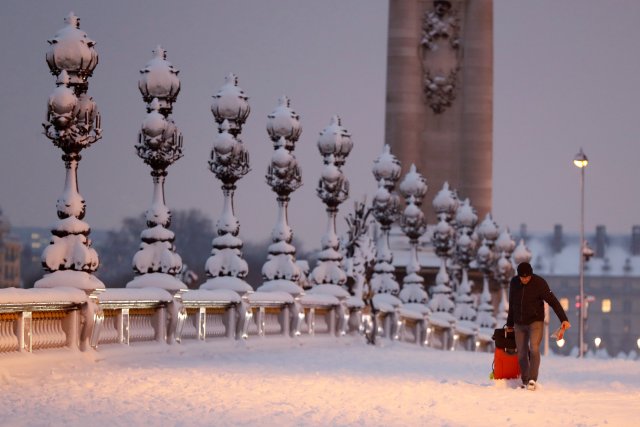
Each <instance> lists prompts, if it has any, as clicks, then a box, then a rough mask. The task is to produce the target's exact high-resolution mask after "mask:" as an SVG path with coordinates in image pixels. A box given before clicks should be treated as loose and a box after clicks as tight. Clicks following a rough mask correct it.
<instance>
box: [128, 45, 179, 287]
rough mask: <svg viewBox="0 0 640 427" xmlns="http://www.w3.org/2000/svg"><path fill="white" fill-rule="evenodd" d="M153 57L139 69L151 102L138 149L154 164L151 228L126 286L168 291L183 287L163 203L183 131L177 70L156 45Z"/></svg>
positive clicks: (143, 90)
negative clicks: (175, 113)
mask: <svg viewBox="0 0 640 427" xmlns="http://www.w3.org/2000/svg"><path fill="white" fill-rule="evenodd" d="M153 54H154V57H153V59H151V61H149V62H148V63H147V65H146V66H145V68H144V69H142V70H141V71H140V73H141V77H140V80H139V81H138V88H139V89H140V93H141V94H142V99H143V100H144V102H146V103H147V116H146V117H145V119H144V120H143V122H142V128H141V129H140V133H139V135H138V143H137V144H136V146H135V147H136V152H137V154H138V156H139V157H140V158H141V159H142V160H144V162H145V163H146V164H147V165H149V166H150V167H151V177H152V178H153V196H152V199H151V206H150V207H149V209H147V211H146V212H145V219H146V221H147V227H148V228H147V229H146V230H143V231H142V233H141V234H140V237H141V239H142V243H141V244H140V250H138V252H137V253H136V254H135V255H134V257H133V269H134V271H135V272H136V274H137V276H136V277H135V278H134V279H133V280H132V281H131V282H129V283H127V287H128V288H141V287H159V288H163V289H166V290H169V291H178V290H180V289H185V288H186V286H185V285H184V284H183V283H182V282H181V281H180V280H178V279H177V278H176V277H175V275H176V274H178V273H179V272H180V270H182V258H181V257H180V255H178V254H177V253H176V252H175V246H174V244H173V241H174V239H175V235H174V233H173V232H172V231H171V230H169V226H170V225H171V211H170V210H169V208H168V207H167V206H166V204H165V197H164V182H165V179H166V176H167V168H168V167H169V166H171V165H172V164H173V163H174V162H175V161H176V160H178V159H179V158H180V157H182V135H181V134H180V132H179V131H178V128H177V127H176V125H175V123H174V121H173V119H172V118H171V117H169V116H170V114H171V112H172V110H173V103H174V102H175V100H176V98H177V96H178V93H179V92H180V80H179V79H178V70H176V69H175V68H174V67H173V65H171V63H170V62H169V61H167V59H166V58H167V53H166V51H165V50H164V49H162V48H161V47H160V46H158V47H157V48H156V49H155V50H154V51H153Z"/></svg>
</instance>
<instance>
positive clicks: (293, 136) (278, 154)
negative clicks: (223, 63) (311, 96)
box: [258, 96, 302, 295]
mask: <svg viewBox="0 0 640 427" xmlns="http://www.w3.org/2000/svg"><path fill="white" fill-rule="evenodd" d="M289 104H290V102H289V98H287V97H286V96H283V97H282V98H280V100H279V101H278V106H277V107H276V109H275V110H274V111H273V112H272V113H271V114H269V116H268V121H267V132H268V134H269V137H270V138H271V141H272V142H273V148H274V152H273V155H272V157H271V164H270V165H269V168H268V169H267V175H266V178H267V184H268V185H269V187H271V190H272V191H273V192H274V193H276V195H277V198H276V200H277V201H278V218H277V220H276V225H275V226H274V228H273V231H272V232H271V240H272V242H273V243H272V244H271V245H270V246H269V257H268V260H267V262H266V263H265V264H264V265H263V267H262V277H263V279H264V280H265V282H264V283H263V284H262V286H260V287H259V288H258V291H284V292H289V293H291V294H292V295H299V294H301V293H302V288H301V287H300V286H298V284H297V283H296V282H297V280H298V278H299V277H300V268H299V267H298V266H297V265H296V260H295V254H296V248H295V247H294V246H293V245H292V244H291V240H292V239H293V231H292V230H291V227H289V223H288V219H287V207H288V205H289V200H290V195H291V193H292V192H294V191H295V190H297V189H298V188H299V187H300V186H301V185H302V176H301V173H300V167H299V166H298V161H297V160H296V158H295V156H294V155H293V150H294V148H295V144H296V142H297V141H298V138H299V137H300V134H301V133H302V127H301V126H300V116H298V114H297V113H296V112H295V111H293V110H292V109H291V108H290V106H289Z"/></svg>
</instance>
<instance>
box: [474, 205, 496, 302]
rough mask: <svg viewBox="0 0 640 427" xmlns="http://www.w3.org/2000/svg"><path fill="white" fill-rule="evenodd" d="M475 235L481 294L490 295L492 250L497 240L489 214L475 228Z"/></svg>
mask: <svg viewBox="0 0 640 427" xmlns="http://www.w3.org/2000/svg"><path fill="white" fill-rule="evenodd" d="M476 234H477V235H478V241H480V242H481V245H480V247H479V248H478V252H477V253H476V264H477V265H478V268H479V269H480V270H481V271H482V293H483V294H485V293H486V294H487V295H491V294H490V292H489V276H490V275H491V272H492V268H493V264H494V262H495V254H494V253H493V250H492V249H493V245H494V242H495V240H496V239H497V238H498V226H497V224H496V223H495V222H494V221H493V219H492V218H491V213H487V216H486V217H485V218H484V220H483V221H482V222H481V223H480V225H479V226H478V227H477V229H476Z"/></svg>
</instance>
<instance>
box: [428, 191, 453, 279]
mask: <svg viewBox="0 0 640 427" xmlns="http://www.w3.org/2000/svg"><path fill="white" fill-rule="evenodd" d="M458 205H459V201H458V197H457V196H456V194H455V193H454V192H453V191H451V190H450V189H449V183H448V182H445V183H444V185H443V186H442V189H441V190H440V191H439V192H438V194H436V197H435V198H434V199H433V208H434V209H435V211H436V217H437V218H438V223H437V224H436V227H435V229H434V231H433V235H432V236H431V240H432V242H433V245H434V247H435V250H436V255H437V256H438V257H439V258H440V262H441V265H442V266H443V267H444V272H445V273H446V277H445V276H443V277H442V279H441V280H444V279H445V278H446V283H445V286H448V285H449V274H448V273H447V271H446V270H447V259H448V258H449V257H450V256H451V255H452V250H453V245H454V243H455V242H454V238H455V230H454V228H453V227H452V225H451V222H452V221H453V219H454V218H455V214H456V211H457V209H458ZM441 270H442V268H441ZM438 274H440V273H438Z"/></svg>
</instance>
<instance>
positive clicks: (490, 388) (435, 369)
mask: <svg viewBox="0 0 640 427" xmlns="http://www.w3.org/2000/svg"><path fill="white" fill-rule="evenodd" d="M0 359H1V360H2V363H0V390H1V391H2V394H3V399H2V400H0V425H2V426H5V425H6V426H9V425H11V426H34V425H35V426H38V425H65V426H68V427H73V426H85V425H87V422H88V421H87V420H90V424H91V425H110V426H114V427H117V426H131V425H134V426H138V425H140V426H141V425H172V426H173V425H188V426H211V425H216V426H254V425H274V426H276V425H277V426H346V425H349V426H383V425H384V426H409V425H423V426H426V425H450V426H471V425H473V426H491V427H493V426H496V425H510V426H531V425H545V426H546V425H554V426H568V425H615V426H630V425H635V421H634V420H635V419H636V418H637V415H638V398H639V397H640V363H638V362H636V361H626V360H598V359H589V360H581V361H577V360H575V359H572V358H565V357H555V356H551V357H543V360H542V369H541V377H540V387H539V389H538V390H536V391H535V392H532V391H527V390H520V389H516V388H515V386H516V384H517V381H505V380H500V381H492V380H489V378H488V376H489V372H490V370H491V362H492V354H490V353H471V352H442V351H438V350H433V349H426V348H420V347H417V346H414V345H404V344H399V343H395V344H387V346H384V347H373V346H367V345H365V344H363V343H362V342H361V341H360V340H357V339H354V340H350V339H346V340H337V339H334V338H326V339H320V338H317V337H316V338H315V339H305V340H299V341H298V340H291V339H286V338H269V339H264V340H249V341H247V342H236V341H227V340H220V341H215V342H206V343H196V342H191V343H188V344H186V345H180V346H164V345H158V344H149V345H147V344H144V345H142V344H140V345H137V346H133V347H131V348H124V347H118V346H112V347H110V348H107V346H105V347H104V348H102V349H101V350H100V351H99V352H87V353H74V352H68V351H47V352H42V353H35V354H33V355H2V356H0Z"/></svg>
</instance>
